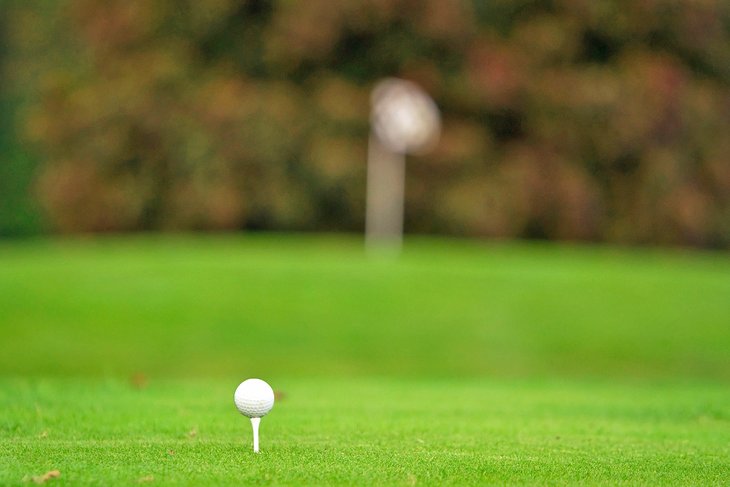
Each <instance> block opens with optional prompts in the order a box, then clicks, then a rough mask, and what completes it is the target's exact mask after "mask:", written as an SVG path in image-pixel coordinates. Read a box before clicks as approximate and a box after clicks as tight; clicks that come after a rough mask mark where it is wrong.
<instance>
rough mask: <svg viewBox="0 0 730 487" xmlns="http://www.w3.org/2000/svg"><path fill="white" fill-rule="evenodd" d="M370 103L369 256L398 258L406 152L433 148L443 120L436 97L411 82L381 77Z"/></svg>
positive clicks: (366, 238)
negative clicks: (382, 78)
mask: <svg viewBox="0 0 730 487" xmlns="http://www.w3.org/2000/svg"><path fill="white" fill-rule="evenodd" d="M370 103H371V113H370V123H371V134H370V141H369V144H368V176H367V185H368V186H367V209H366V214H365V246H366V249H367V251H368V253H370V254H377V255H386V256H396V255H398V254H399V253H400V250H401V247H402V243H403V212H404V199H405V174H406V154H423V153H425V152H426V151H428V150H429V149H431V148H432V147H433V146H434V145H435V144H436V141H437V140H438V135H439V132H440V129H441V119H440V115H439V111H438V108H437V107H436V104H435V103H434V102H433V100H432V99H431V98H430V97H429V96H428V95H427V94H426V93H424V92H423V90H421V89H420V88H419V87H418V86H416V85H415V84H414V83H411V82H410V81H405V80H400V79H396V78H386V79H384V80H382V81H380V82H379V83H378V84H377V85H375V88H374V89H373V92H372V94H371V97H370Z"/></svg>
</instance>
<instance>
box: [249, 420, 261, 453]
mask: <svg viewBox="0 0 730 487" xmlns="http://www.w3.org/2000/svg"><path fill="white" fill-rule="evenodd" d="M259 423H261V418H251V428H252V429H253V452H254V453H258V452H259Z"/></svg>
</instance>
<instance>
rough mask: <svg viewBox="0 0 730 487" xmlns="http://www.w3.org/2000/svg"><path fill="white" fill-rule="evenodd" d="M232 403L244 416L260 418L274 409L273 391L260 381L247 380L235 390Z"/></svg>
mask: <svg viewBox="0 0 730 487" xmlns="http://www.w3.org/2000/svg"><path fill="white" fill-rule="evenodd" d="M233 402H234V403H236V407H237V408H238V410H239V411H240V412H241V414H243V415H244V416H248V417H249V418H261V417H263V416H266V413H268V412H269V411H271V408H273V407H274V390H273V389H272V388H271V386H270V385H269V384H267V383H266V382H264V381H262V380H261V379H247V380H245V381H243V382H241V384H240V385H239V386H238V387H237V388H236V392H235V393H234V394H233Z"/></svg>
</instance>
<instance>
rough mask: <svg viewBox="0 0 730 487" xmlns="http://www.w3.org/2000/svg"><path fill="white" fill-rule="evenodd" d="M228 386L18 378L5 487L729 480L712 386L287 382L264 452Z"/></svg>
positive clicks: (726, 398)
mask: <svg viewBox="0 0 730 487" xmlns="http://www.w3.org/2000/svg"><path fill="white" fill-rule="evenodd" d="M236 385H237V384H236V383H235V382H225V381H185V382H160V383H156V382H154V381H153V382H152V383H151V384H150V385H149V386H148V387H146V388H143V389H140V390H137V389H134V388H132V387H130V386H128V385H127V384H126V383H124V382H118V381H103V382H78V381H68V380H50V381H48V380H42V381H27V380H6V381H4V382H2V389H1V390H2V391H3V395H2V396H0V406H2V410H3V411H4V417H3V418H2V420H1V421H2V423H0V424H1V425H2V431H3V435H4V436H8V435H9V436H10V437H11V440H5V441H3V448H2V453H0V461H1V462H2V465H3V469H2V471H1V472H0V483H2V484H8V483H19V482H21V481H22V479H23V478H24V477H26V476H28V477H32V476H34V475H39V474H42V473H44V472H45V471H48V470H53V469H58V470H59V471H60V472H61V479H60V480H61V481H62V482H63V483H68V484H69V485H77V484H80V483H97V484H106V485H121V484H136V483H137V482H138V481H139V480H140V479H148V478H149V476H152V477H153V478H154V482H155V483H158V484H159V483H163V484H164V483H173V482H179V483H187V484H193V485H197V484H214V485H221V484H230V485H241V484H249V483H276V484H293V485H299V484H302V483H311V484H316V485H321V484H330V483H339V484H348V485H351V484H353V483H357V484H367V485H372V484H405V485H413V484H416V483H419V484H444V483H449V484H455V485H470V484H480V483H489V482H491V483H495V484H505V483H523V484H556V483H560V484H563V483H567V482H574V483H588V484H596V483H598V484H607V485H608V484H610V485H618V484H635V485H636V484H642V485H656V484H666V483H677V484H685V485H686V484H697V485H710V484H722V483H724V482H727V480H728V477H727V475H728V472H730V442H729V441H728V440H730V391H729V390H728V389H727V388H724V387H718V386H710V385H697V384H695V385H688V384H673V385H666V384H665V385H661V386H659V385H653V386H646V385H644V386H637V385H633V386H631V385H615V384H609V383H585V382H583V383H578V382H571V383H564V382H547V383H544V382H534V381H532V382H531V381H509V382H504V381H496V382H495V381H487V380H466V381H462V380H449V381H439V380H435V381H429V380H415V379H409V380H397V379H381V380H375V379H368V380H366V379H359V380H355V381H349V380H333V379H328V380H327V379H318V380H304V379H297V380H281V381H278V382H277V384H276V385H278V386H281V388H282V389H283V391H284V393H285V396H284V398H283V399H282V400H281V401H279V403H278V404H277V405H276V407H275V409H274V410H273V411H272V413H271V414H270V415H269V416H267V417H265V418H264V419H263V421H262V425H261V434H262V453H261V454H260V455H258V456H257V455H255V454H254V453H252V452H251V451H250V441H251V440H250V426H249V424H248V420H247V419H246V418H244V417H242V416H240V415H239V414H238V413H237V412H236V411H235V408H234V407H233V402H232V391H233V389H234V388H235V386H236Z"/></svg>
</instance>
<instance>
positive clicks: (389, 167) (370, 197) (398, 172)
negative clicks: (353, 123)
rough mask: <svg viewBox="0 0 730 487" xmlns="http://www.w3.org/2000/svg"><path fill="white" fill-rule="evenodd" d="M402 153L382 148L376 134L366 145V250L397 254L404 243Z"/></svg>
mask: <svg viewBox="0 0 730 487" xmlns="http://www.w3.org/2000/svg"><path fill="white" fill-rule="evenodd" d="M405 182H406V158H405V154H402V153H398V152H394V151H391V150H389V149H388V148H387V147H385V146H384V145H383V144H382V143H380V141H379V140H378V138H377V137H376V136H375V135H371V136H370V141H369V144H368V176H367V210H366V215H365V245H366V248H367V250H368V252H377V253H380V254H398V253H399V252H400V249H401V246H402V242H403V210H404V208H403V206H404V203H403V201H404V197H405Z"/></svg>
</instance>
